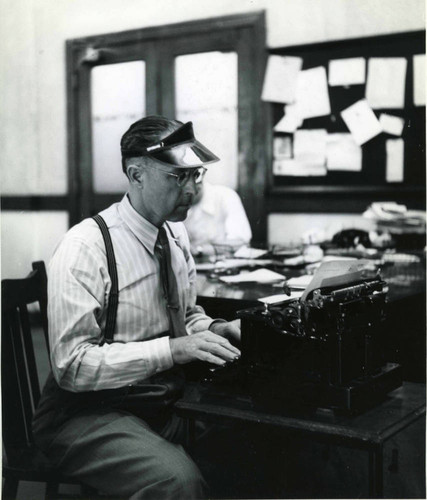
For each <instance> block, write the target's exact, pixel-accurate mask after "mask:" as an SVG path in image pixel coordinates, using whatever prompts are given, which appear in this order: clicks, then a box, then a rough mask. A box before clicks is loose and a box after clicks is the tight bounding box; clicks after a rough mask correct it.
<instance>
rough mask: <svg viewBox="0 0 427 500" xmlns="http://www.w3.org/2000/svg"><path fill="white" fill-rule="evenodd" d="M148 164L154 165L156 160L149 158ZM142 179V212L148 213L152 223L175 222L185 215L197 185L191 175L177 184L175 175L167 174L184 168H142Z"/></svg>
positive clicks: (178, 172) (178, 171)
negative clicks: (184, 181)
mask: <svg viewBox="0 0 427 500" xmlns="http://www.w3.org/2000/svg"><path fill="white" fill-rule="evenodd" d="M149 165H150V166H152V167H155V166H156V161H155V160H150V163H149ZM141 168H142V169H143V171H144V174H143V175H144V177H143V179H144V181H143V185H142V188H141V200H140V201H141V203H142V205H143V207H144V212H145V213H148V214H149V215H150V217H149V220H150V221H151V222H153V223H154V224H156V223H158V222H159V221H161V222H163V221H165V220H168V221H172V222H177V221H183V220H184V219H185V218H186V217H187V212H188V209H189V208H190V206H191V205H192V204H193V200H194V197H195V195H196V192H197V188H198V186H199V185H196V184H195V183H194V180H193V178H192V176H190V177H189V179H188V181H187V182H186V183H185V184H184V185H183V186H181V187H180V186H178V184H177V179H176V177H173V176H171V175H167V173H166V171H167V172H169V173H172V174H180V173H182V172H183V170H184V169H182V168H174V167H172V166H171V167H168V166H165V164H162V165H161V166H160V168H161V169H162V171H161V170H157V169H156V168H144V166H142V167H141Z"/></svg>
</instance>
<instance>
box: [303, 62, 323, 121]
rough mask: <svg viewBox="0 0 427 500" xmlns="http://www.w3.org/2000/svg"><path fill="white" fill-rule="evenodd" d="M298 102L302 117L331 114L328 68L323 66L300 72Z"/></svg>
mask: <svg viewBox="0 0 427 500" xmlns="http://www.w3.org/2000/svg"><path fill="white" fill-rule="evenodd" d="M296 104H297V106H298V111H299V114H300V116H301V117H302V118H314V117H316V116H325V115H329V114H331V104H330V102H329V93H328V82H327V79H326V69H325V68H324V67H323V66H318V67H317V68H311V69H306V70H304V71H300V72H299V74H298V80H297V90H296Z"/></svg>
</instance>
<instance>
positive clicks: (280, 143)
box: [273, 136, 292, 158]
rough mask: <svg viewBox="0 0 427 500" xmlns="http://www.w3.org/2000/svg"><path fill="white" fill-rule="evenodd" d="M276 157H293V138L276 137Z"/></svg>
mask: <svg viewBox="0 0 427 500" xmlns="http://www.w3.org/2000/svg"><path fill="white" fill-rule="evenodd" d="M273 154H274V158H291V157H292V140H291V138H290V137H289V136H287V137H275V138H274V141H273Z"/></svg>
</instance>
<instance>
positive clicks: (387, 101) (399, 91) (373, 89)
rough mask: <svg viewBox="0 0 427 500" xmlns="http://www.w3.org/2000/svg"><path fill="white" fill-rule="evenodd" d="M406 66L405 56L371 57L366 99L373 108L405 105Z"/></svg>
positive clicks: (401, 106)
mask: <svg viewBox="0 0 427 500" xmlns="http://www.w3.org/2000/svg"><path fill="white" fill-rule="evenodd" d="M406 67H407V60H406V59H405V58H404V57H371V58H370V59H369V61H368V78H367V82H366V99H367V101H368V103H369V105H370V106H371V108H372V109H389V108H399V109H400V108H403V107H404V104H405V80H406Z"/></svg>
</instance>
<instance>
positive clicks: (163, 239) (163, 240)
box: [157, 227, 169, 246]
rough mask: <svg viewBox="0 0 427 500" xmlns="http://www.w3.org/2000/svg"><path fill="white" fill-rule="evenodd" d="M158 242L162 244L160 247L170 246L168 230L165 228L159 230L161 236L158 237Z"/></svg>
mask: <svg viewBox="0 0 427 500" xmlns="http://www.w3.org/2000/svg"><path fill="white" fill-rule="evenodd" d="M157 242H158V243H160V245H162V246H164V245H168V244H169V241H168V235H167V234H166V229H165V228H164V227H161V228H159V234H158V236H157Z"/></svg>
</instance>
